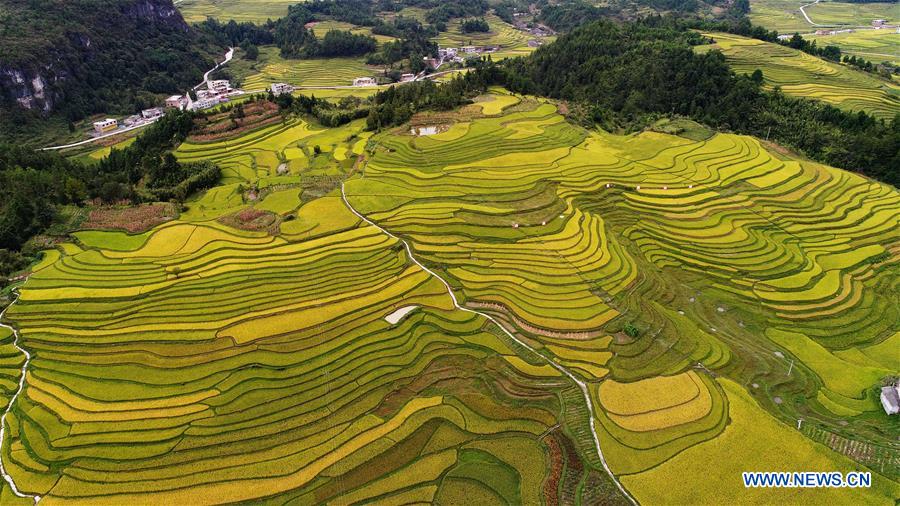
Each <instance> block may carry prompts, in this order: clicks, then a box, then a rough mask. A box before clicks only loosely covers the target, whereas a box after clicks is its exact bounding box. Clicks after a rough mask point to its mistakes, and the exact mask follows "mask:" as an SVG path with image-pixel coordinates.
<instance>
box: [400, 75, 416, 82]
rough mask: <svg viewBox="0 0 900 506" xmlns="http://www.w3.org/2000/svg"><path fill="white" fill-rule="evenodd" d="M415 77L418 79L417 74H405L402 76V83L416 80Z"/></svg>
mask: <svg viewBox="0 0 900 506" xmlns="http://www.w3.org/2000/svg"><path fill="white" fill-rule="evenodd" d="M415 79H416V75H415V74H403V75H401V76H400V82H401V83H408V82H410V81H415Z"/></svg>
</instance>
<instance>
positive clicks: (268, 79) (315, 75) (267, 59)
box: [241, 46, 379, 91]
mask: <svg viewBox="0 0 900 506" xmlns="http://www.w3.org/2000/svg"><path fill="white" fill-rule="evenodd" d="M376 72H379V69H377V68H375V67H370V66H368V65H366V64H365V60H364V59H362V58H317V59H313V60H290V59H285V58H282V57H281V55H280V54H279V52H278V48H277V47H274V46H264V47H261V48H260V49H259V62H258V63H256V64H255V65H254V70H253V71H251V72H250V73H248V75H246V76H241V80H242V82H243V88H244V89H245V90H249V91H257V90H264V89H268V87H269V85H270V84H272V83H288V84H293V85H294V86H351V85H352V84H353V79H355V78H357V77H371V76H374V75H375V74H376Z"/></svg>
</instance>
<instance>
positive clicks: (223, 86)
mask: <svg viewBox="0 0 900 506" xmlns="http://www.w3.org/2000/svg"><path fill="white" fill-rule="evenodd" d="M206 87H207V88H209V91H212V92H214V93H228V90H230V89H231V83H230V82H229V81H228V80H227V79H213V80H211V81H206Z"/></svg>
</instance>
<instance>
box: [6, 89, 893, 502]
mask: <svg viewBox="0 0 900 506" xmlns="http://www.w3.org/2000/svg"><path fill="white" fill-rule="evenodd" d="M442 117H443V116H433V117H425V118H419V119H418V120H419V121H422V122H424V121H426V120H432V121H437V120H439V119H440V118H442ZM447 117H450V116H449V115H448V116H447ZM460 117H465V118H467V119H466V120H461V121H459V122H457V123H453V124H442V125H439V126H440V128H439V129H438V131H439V133H437V134H436V135H421V136H414V135H411V134H410V133H409V128H408V127H402V128H398V129H395V130H393V131H386V132H381V133H377V134H374V135H373V134H372V133H370V132H363V131H362V126H363V125H362V122H354V123H351V124H349V125H346V126H344V127H341V128H338V129H323V128H321V127H317V126H314V125H311V124H308V123H306V122H304V121H302V120H300V119H296V118H295V119H289V120H287V121H285V122H284V123H280V124H277V125H269V126H267V127H263V128H261V129H259V130H256V131H252V132H249V133H246V134H244V135H242V136H241V137H238V138H235V139H230V140H227V141H218V142H211V143H197V142H186V143H184V144H182V145H181V146H180V147H179V148H178V150H177V152H176V155H177V156H178V157H179V159H181V160H212V161H215V162H216V163H218V164H220V165H221V166H222V167H223V170H224V180H223V182H222V185H220V186H218V187H216V188H213V189H211V190H209V191H207V192H205V193H204V194H202V195H199V196H197V197H196V198H195V199H194V200H193V201H192V202H189V203H188V204H187V209H186V210H185V211H184V212H183V213H181V215H180V217H179V219H178V220H175V221H170V222H167V223H164V224H162V225H159V226H157V227H155V228H154V229H152V230H150V231H149V232H146V233H144V234H142V235H139V236H127V235H125V234H123V233H121V232H103V231H91V232H89V233H79V234H76V235H75V240H74V242H70V243H65V244H61V245H59V246H58V247H57V248H56V249H53V250H51V251H50V252H49V253H48V255H47V257H46V258H45V260H44V261H43V262H42V263H41V264H39V265H38V266H36V267H35V273H34V274H33V275H32V276H31V277H30V278H29V279H28V281H27V282H26V283H24V284H23V285H22V286H21V287H20V293H21V298H20V300H19V301H18V302H17V303H15V304H14V305H13V306H11V307H10V308H9V310H8V313H7V315H6V320H5V321H7V322H8V323H11V324H14V325H15V326H16V328H17V329H18V330H19V333H20V336H21V339H20V343H21V344H22V346H24V347H25V348H26V349H27V350H28V351H29V352H30V353H32V356H33V357H34V358H33V359H32V360H31V361H30V363H29V365H28V367H27V375H26V378H25V388H24V390H23V391H22V393H21V394H20V395H19V397H18V399H17V400H16V402H15V404H14V405H13V408H12V410H11V411H10V413H9V415H8V416H7V417H6V422H7V432H6V436H5V439H4V441H3V442H2V443H3V444H2V448H0V451H2V459H3V464H4V466H5V469H6V471H7V472H8V473H9V474H10V475H11V476H12V478H13V479H14V480H15V483H16V485H17V487H18V488H19V489H20V490H22V491H24V492H26V493H28V494H32V495H40V496H41V497H42V499H41V503H42V504H43V503H44V502H46V503H48V504H64V503H91V504H123V503H167V504H172V503H185V504H188V503H189V504H207V503H221V502H239V501H246V502H251V501H252V502H270V503H295V504H311V503H315V504H320V503H329V502H336V503H341V504H349V503H370V502H380V503H391V504H406V503H413V502H424V503H442V504H460V503H478V504H495V503H497V504H502V503H511V504H519V503H522V504H542V503H546V504H557V503H562V504H600V503H602V504H624V503H626V499H625V498H624V497H623V496H622V495H621V493H619V492H618V489H617V487H616V484H615V483H614V481H613V478H611V477H610V475H609V474H607V472H606V470H605V468H604V465H603V462H602V461H601V458H600V455H599V454H598V453H597V449H596V446H595V442H594V437H595V436H594V433H593V432H592V428H591V427H594V428H595V429H594V430H595V432H596V437H597V438H598V439H599V446H600V448H601V450H602V452H603V457H604V458H605V461H606V464H607V465H608V467H609V470H610V471H611V473H612V475H613V476H615V479H616V480H618V481H619V482H621V484H622V485H623V486H624V488H625V490H627V492H628V493H629V495H631V496H633V497H634V498H635V499H637V500H638V501H640V502H641V503H646V504H656V503H665V502H678V503H681V502H691V503H701V504H711V503H721V502H738V503H740V502H807V501H809V502H828V501H831V502H838V503H840V502H848V501H852V502H854V503H865V504H869V503H871V504H893V502H894V500H895V498H896V497H898V495H900V483H898V478H900V469H898V466H897V465H896V462H897V460H896V449H895V448H894V447H893V445H895V443H896V442H895V437H894V436H893V435H892V434H893V433H894V432H895V431H894V429H895V427H896V421H895V420H890V419H888V417H887V416H886V415H884V413H883V412H882V411H881V409H880V406H879V404H878V401H877V399H876V397H875V394H874V392H875V391H876V390H875V387H876V386H877V382H878V381H879V379H880V376H881V375H882V374H897V373H900V364H898V363H896V361H892V360H890V358H888V359H885V356H884V354H885V350H887V353H890V350H891V349H892V344H891V343H894V344H896V340H897V336H898V334H897V329H898V327H897V322H898V321H900V306H898V305H897V304H896V303H895V302H896V297H894V296H893V294H895V293H896V288H897V279H898V278H900V276H898V274H900V237H898V236H897V234H896V225H897V222H898V220H900V193H898V192H897V190H896V189H895V188H892V187H888V186H885V185H882V184H879V183H876V182H873V181H870V180H867V179H864V178H862V177H860V176H857V175H855V174H851V173H848V172H844V171H841V170H837V169H834V168H831V167H827V166H823V165H820V164H817V163H813V162H809V161H806V160H800V159H793V158H790V157H788V156H785V155H778V156H776V155H774V154H772V153H770V152H769V151H768V150H767V149H766V148H765V147H764V146H763V145H762V144H761V143H760V142H759V141H758V140H756V139H754V138H750V137H745V136H737V135H730V134H716V135H712V136H696V135H692V137H693V138H691V139H688V138H684V137H677V136H673V135H668V134H663V133H655V132H643V133H639V134H634V135H630V136H618V135H612V134H607V133H604V132H599V131H588V130H585V129H582V128H581V127H578V126H574V125H572V124H570V123H568V122H567V121H566V120H565V119H564V118H563V117H562V116H560V115H559V113H558V112H557V108H556V105H555V104H553V103H551V102H548V101H544V100H537V99H534V98H530V97H522V96H516V95H512V94H509V93H507V92H505V91H503V90H495V91H493V92H492V93H491V94H489V95H487V96H485V97H482V98H481V99H479V100H478V101H476V103H475V104H473V105H471V106H468V107H467V109H466V114H465V115H460ZM315 146H319V150H315V149H314V147H315ZM316 151H319V152H318V153H317V152H316ZM356 212H358V213H361V215H362V216H364V217H365V220H363V219H361V218H360V217H359V216H358V215H357V214H355V213H356ZM260 216H270V217H272V218H273V219H274V223H276V225H275V226H268V227H266V228H264V229H255V228H253V227H251V226H249V225H250V224H251V221H249V219H248V220H245V221H242V220H243V219H244V218H250V217H253V218H254V219H255V218H258V217H260ZM370 222H371V223H370ZM245 225H246V226H245ZM442 281H446V282H447V284H448V285H445V284H444V283H443V282H442ZM448 287H449V290H451V291H452V294H453V296H454V297H453V298H451V294H450V293H448ZM454 298H455V300H456V301H458V303H459V304H460V306H462V307H456V306H455V305H454ZM410 307H412V310H411V311H409V312H407V313H406V314H405V316H403V317H402V318H400V319H399V321H394V322H393V323H392V322H391V321H390V320H389V319H388V318H387V317H388V316H389V315H393V314H395V312H396V311H397V310H399V309H403V308H406V309H409V308H410ZM485 315H487V316H490V318H491V319H488V318H487V317H486V316H485ZM626 324H627V325H629V326H633V327H635V328H636V329H637V332H631V331H629V332H628V333H626V332H624V329H625V327H626ZM498 326H502V327H503V328H504V329H506V330H505V331H503V330H501V329H500V328H499V327H498ZM507 331H508V332H510V333H511V335H514V336H515V340H514V339H511V338H510V334H507V333H506V332H507ZM0 356H3V357H6V358H5V359H4V361H3V363H2V364H0V375H2V377H3V378H5V379H4V383H0V398H7V399H8V397H9V396H10V393H11V392H13V391H14V389H13V387H12V383H11V382H13V381H14V380H15V378H16V376H17V374H18V373H17V371H18V369H17V366H18V365H19V364H21V363H22V360H23V358H22V356H21V354H18V353H17V350H16V349H15V348H14V347H12V346H11V333H9V332H4V331H3V330H0ZM791 360H793V365H791V366H790V374H788V367H789V365H788V364H789V361H791ZM10 378H11V379H10ZM576 381H577V382H578V383H576ZM579 384H583V385H584V386H585V391H582V390H581V389H580V388H579V386H578V385H579ZM585 396H587V399H589V400H590V402H589V403H588V402H586V400H585ZM797 418H803V419H804V420H806V423H807V424H812V425H813V426H814V427H816V430H819V431H824V432H825V433H826V434H833V435H834V436H835V437H842V436H841V434H854V435H855V437H856V438H857V439H858V440H859V442H858V444H859V445H865V446H866V448H868V449H869V450H871V452H872V454H873V455H886V457H885V459H884V460H882V461H877V462H873V463H870V464H866V465H867V466H869V467H864V465H863V464H861V463H859V462H858V461H857V462H854V461H852V460H850V458H851V457H853V458H858V455H856V454H853V455H849V456H845V455H841V453H839V451H843V450H840V449H837V448H836V449H831V448H829V447H827V446H825V445H821V444H817V443H814V442H813V441H811V440H810V439H809V438H807V437H806V436H804V435H803V434H805V433H801V432H798V431H797V430H796V429H795V428H794V427H795V426H796V419H797ZM773 448H778V451H777V452H776V451H774V450H772V449H773ZM763 449H769V451H763ZM879 452H881V453H879ZM891 452H894V453H891ZM854 456H855V457H854ZM711 463H714V464H715V465H711ZM746 465H749V466H751V468H752V469H754V470H770V469H771V470H780V469H784V470H797V469H804V470H805V469H807V466H808V465H809V466H813V467H814V470H828V471H832V470H841V471H844V470H851V469H857V468H859V469H864V470H869V469H871V470H872V471H873V472H874V474H875V476H874V478H875V479H874V483H873V487H871V488H869V489H857V490H853V491H852V495H850V494H851V491H849V490H837V491H831V490H824V489H820V490H809V491H807V490H804V491H801V492H802V495H791V492H783V491H781V490H775V489H773V490H755V491H752V492H751V493H748V492H746V491H745V490H744V489H743V487H742V486H738V485H739V481H738V480H739V479H740V472H741V471H743V470H747V468H745V467H746ZM673 476H678V477H680V478H679V480H673ZM745 494H746V495H745ZM9 495H10V491H9V490H8V489H7V488H5V484H4V488H2V489H0V498H3V499H4V504H5V502H6V501H5V499H6V498H7V497H9Z"/></svg>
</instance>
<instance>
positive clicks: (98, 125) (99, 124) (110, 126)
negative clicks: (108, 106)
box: [94, 118, 119, 134]
mask: <svg viewBox="0 0 900 506" xmlns="http://www.w3.org/2000/svg"><path fill="white" fill-rule="evenodd" d="M117 128H119V122H118V121H116V120H115V119H113V118H106V119H102V120H100V121H95V122H94V131H95V132H97V133H98V134H103V133H106V132H110V131H112V130H115V129H117Z"/></svg>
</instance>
